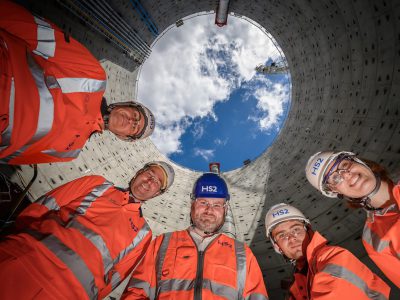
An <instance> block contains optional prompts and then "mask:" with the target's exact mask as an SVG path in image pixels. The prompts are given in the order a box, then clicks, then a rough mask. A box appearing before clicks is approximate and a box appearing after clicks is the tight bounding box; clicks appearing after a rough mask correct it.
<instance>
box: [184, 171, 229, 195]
mask: <svg viewBox="0 0 400 300" xmlns="http://www.w3.org/2000/svg"><path fill="white" fill-rule="evenodd" d="M190 198H192V199H193V200H194V199H196V198H224V199H225V200H229V199H230V196H229V193H228V186H227V185H226V183H225V180H224V179H222V177H220V176H219V175H218V174H215V173H205V174H203V175H201V176H200V177H199V178H197V180H196V182H195V184H194V186H193V192H192V194H191V195H190Z"/></svg>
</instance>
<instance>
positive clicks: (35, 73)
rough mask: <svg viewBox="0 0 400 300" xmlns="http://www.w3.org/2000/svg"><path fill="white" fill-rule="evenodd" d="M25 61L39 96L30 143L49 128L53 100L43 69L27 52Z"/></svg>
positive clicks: (52, 113) (52, 117) (44, 133)
mask: <svg viewBox="0 0 400 300" xmlns="http://www.w3.org/2000/svg"><path fill="white" fill-rule="evenodd" d="M27 61H28V65H29V69H30V71H31V74H32V77H33V79H34V80H35V83H36V87H37V89H38V92H39V97H40V104H39V116H38V123H37V128H36V132H35V134H34V136H33V137H32V139H31V140H30V141H29V143H28V144H29V145H31V144H33V143H34V142H36V141H38V140H40V139H41V138H42V137H44V136H45V135H46V134H48V133H49V131H50V130H51V127H52V126H53V120H54V100H53V96H52V95H51V94H50V92H49V90H48V89H47V86H46V83H45V80H44V75H43V70H42V69H41V68H40V67H39V66H38V65H37V64H36V62H35V60H34V59H33V58H32V56H30V55H29V54H27Z"/></svg>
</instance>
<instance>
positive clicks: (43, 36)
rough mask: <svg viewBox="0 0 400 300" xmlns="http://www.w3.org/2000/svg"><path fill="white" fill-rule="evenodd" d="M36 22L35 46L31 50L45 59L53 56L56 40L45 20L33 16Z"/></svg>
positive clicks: (52, 30)
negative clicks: (36, 42)
mask: <svg viewBox="0 0 400 300" xmlns="http://www.w3.org/2000/svg"><path fill="white" fill-rule="evenodd" d="M33 18H34V19H35V23H36V24H37V41H38V44H37V47H36V49H35V50H33V52H34V53H35V54H37V55H40V56H42V57H43V58H45V59H48V58H49V57H53V56H54V53H55V51H56V40H55V37H54V29H53V28H51V26H50V24H49V23H47V22H46V21H44V20H42V19H40V18H37V17H33Z"/></svg>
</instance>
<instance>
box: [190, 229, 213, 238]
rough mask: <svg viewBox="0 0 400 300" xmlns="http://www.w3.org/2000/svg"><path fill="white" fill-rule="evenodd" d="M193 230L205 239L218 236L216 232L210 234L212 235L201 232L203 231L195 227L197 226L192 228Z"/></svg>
mask: <svg viewBox="0 0 400 300" xmlns="http://www.w3.org/2000/svg"><path fill="white" fill-rule="evenodd" d="M191 229H192V230H193V231H194V232H195V233H196V234H197V235H199V236H201V237H202V238H203V239H204V238H206V237H210V236H213V235H214V234H216V232H210V233H209V232H204V231H203V230H201V229H199V228H197V227H195V226H192V227H191Z"/></svg>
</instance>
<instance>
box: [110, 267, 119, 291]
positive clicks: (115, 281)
mask: <svg viewBox="0 0 400 300" xmlns="http://www.w3.org/2000/svg"><path fill="white" fill-rule="evenodd" d="M120 282H121V276H120V275H119V273H118V272H117V271H115V273H114V274H113V275H112V278H111V290H114V289H115V288H116V287H117V286H118V285H119V283H120Z"/></svg>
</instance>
